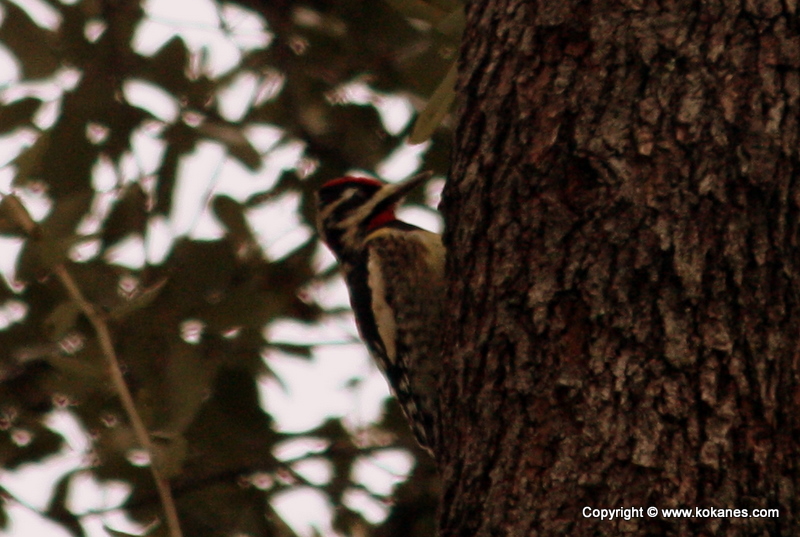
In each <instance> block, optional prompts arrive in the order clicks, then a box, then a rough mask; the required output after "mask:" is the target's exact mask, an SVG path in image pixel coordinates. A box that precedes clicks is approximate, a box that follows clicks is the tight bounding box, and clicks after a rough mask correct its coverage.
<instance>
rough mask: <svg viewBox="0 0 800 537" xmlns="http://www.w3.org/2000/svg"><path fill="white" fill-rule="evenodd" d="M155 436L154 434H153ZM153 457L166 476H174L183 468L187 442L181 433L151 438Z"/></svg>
mask: <svg viewBox="0 0 800 537" xmlns="http://www.w3.org/2000/svg"><path fill="white" fill-rule="evenodd" d="M154 436H155V435H154ZM152 446H153V459H154V462H155V464H156V466H157V467H158V469H159V470H161V471H162V472H163V473H164V476H165V477H166V478H168V479H169V478H172V477H176V476H178V475H180V474H181V471H182V470H183V461H185V460H186V451H187V447H188V443H187V442H186V438H184V437H183V435H175V436H170V437H169V438H168V439H167V438H164V437H155V438H154V439H153V443H152Z"/></svg>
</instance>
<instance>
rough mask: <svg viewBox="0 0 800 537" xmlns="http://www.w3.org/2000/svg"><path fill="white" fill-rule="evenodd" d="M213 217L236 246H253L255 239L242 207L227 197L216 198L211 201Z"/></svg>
mask: <svg viewBox="0 0 800 537" xmlns="http://www.w3.org/2000/svg"><path fill="white" fill-rule="evenodd" d="M212 208H213V210H214V215H216V217H217V218H219V220H220V222H222V224H223V225H224V226H225V227H226V228H227V230H228V232H229V234H230V236H231V238H232V239H233V241H234V242H235V243H236V244H242V243H244V244H248V245H250V244H254V243H255V239H254V238H253V233H252V231H251V230H250V225H249V224H248V223H247V218H245V215H244V205H242V204H241V203H239V202H238V201H236V200H234V199H233V198H229V197H228V196H216V197H215V198H214V200H213V201H212Z"/></svg>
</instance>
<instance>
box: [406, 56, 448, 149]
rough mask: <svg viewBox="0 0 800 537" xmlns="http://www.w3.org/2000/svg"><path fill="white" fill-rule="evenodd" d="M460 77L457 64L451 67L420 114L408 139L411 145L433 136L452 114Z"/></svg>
mask: <svg viewBox="0 0 800 537" xmlns="http://www.w3.org/2000/svg"><path fill="white" fill-rule="evenodd" d="M457 75H458V66H457V62H456V61H455V60H454V61H453V63H452V64H451V65H450V70H449V71H447V75H445V77H444V80H442V83H441V84H439V87H438V88H436V91H435V92H433V95H431V98H430V100H429V101H428V104H427V106H426V107H425V109H424V110H423V111H422V112H421V113H420V115H419V117H418V118H417V121H416V122H415V123H414V130H413V131H412V133H411V136H410V137H409V139H408V142H409V143H411V144H421V143H422V142H424V141H425V140H427V139H428V138H430V137H431V136H432V135H433V132H434V131H435V130H436V128H437V127H438V126H439V125H440V124H441V123H442V120H443V119H444V117H445V116H446V115H447V114H448V112H450V107H451V106H452V105H453V101H455V98H456V90H455V87H456V77H457Z"/></svg>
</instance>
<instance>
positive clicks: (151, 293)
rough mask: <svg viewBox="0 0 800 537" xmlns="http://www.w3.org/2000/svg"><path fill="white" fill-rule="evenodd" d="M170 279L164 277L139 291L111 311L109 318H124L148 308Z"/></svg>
mask: <svg viewBox="0 0 800 537" xmlns="http://www.w3.org/2000/svg"><path fill="white" fill-rule="evenodd" d="M168 280H169V278H163V279H161V280H159V281H158V282H156V283H155V284H153V285H151V286H150V287H148V288H146V289H145V290H143V291H141V292H139V293H138V294H137V295H136V296H134V297H133V298H132V299H131V300H128V301H127V302H123V303H122V304H120V305H119V306H117V307H116V308H114V309H113V310H111V311H110V312H109V314H108V317H109V319H113V320H115V321H118V320H122V319H124V318H125V317H127V316H128V315H130V314H131V313H133V312H135V311H137V310H140V309H143V308H146V307H147V306H149V305H150V304H152V303H153V301H154V300H155V299H156V298H157V297H158V295H160V294H161V290H162V289H164V285H165V284H166V283H167V281H168Z"/></svg>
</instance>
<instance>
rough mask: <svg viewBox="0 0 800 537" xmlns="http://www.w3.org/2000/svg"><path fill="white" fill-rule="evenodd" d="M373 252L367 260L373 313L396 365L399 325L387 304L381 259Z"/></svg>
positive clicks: (390, 357) (384, 342)
mask: <svg viewBox="0 0 800 537" xmlns="http://www.w3.org/2000/svg"><path fill="white" fill-rule="evenodd" d="M376 257H377V256H376V255H375V254H374V253H373V252H369V258H368V259H367V274H369V277H368V279H367V284H368V285H369V287H370V289H371V290H372V312H373V314H374V316H375V324H376V325H377V327H378V334H379V335H380V337H381V341H383V344H384V345H385V346H386V356H388V358H389V361H390V362H392V363H395V361H396V360H397V348H396V347H395V341H397V325H396V324H395V320H394V312H393V311H392V308H391V307H390V306H389V304H388V303H387V302H386V299H385V297H386V289H385V285H384V281H383V274H382V273H381V263H380V259H377V258H376Z"/></svg>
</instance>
